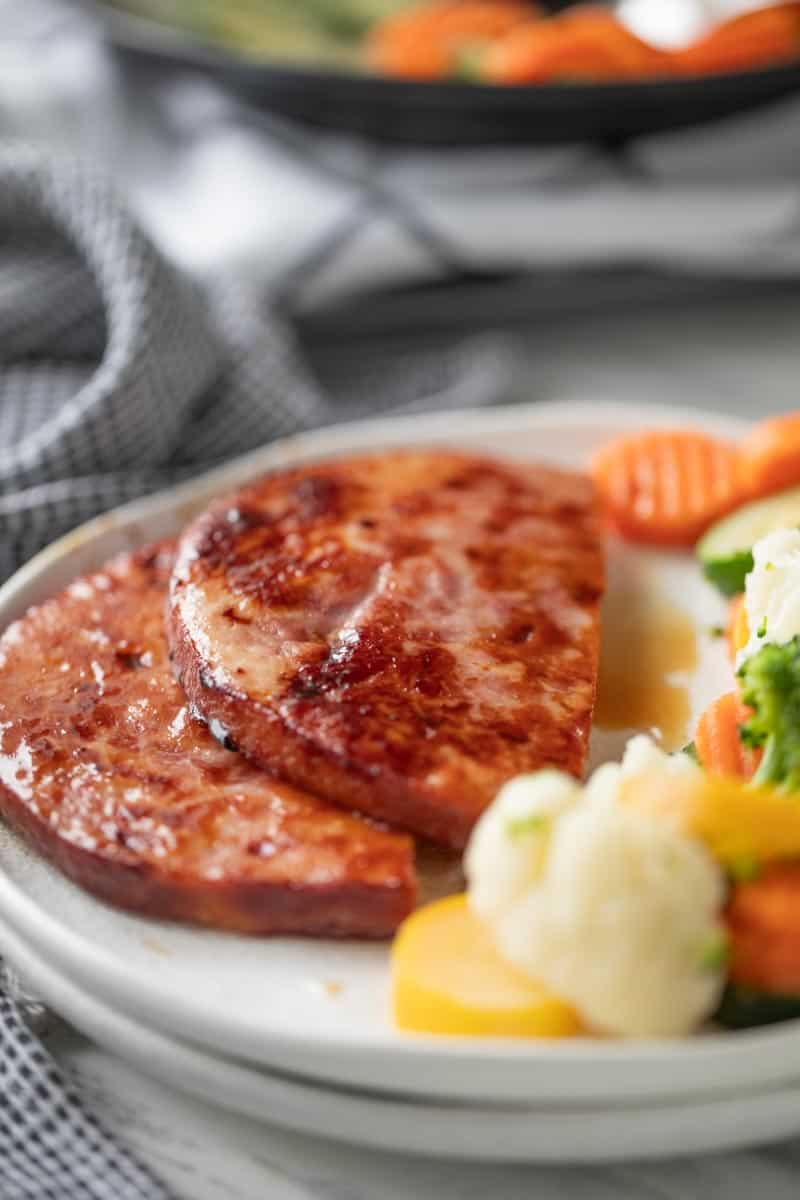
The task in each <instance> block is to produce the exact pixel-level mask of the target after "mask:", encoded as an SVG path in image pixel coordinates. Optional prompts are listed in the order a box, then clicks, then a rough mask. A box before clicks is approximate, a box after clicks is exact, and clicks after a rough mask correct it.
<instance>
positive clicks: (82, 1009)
mask: <svg viewBox="0 0 800 1200" xmlns="http://www.w3.org/2000/svg"><path fill="white" fill-rule="evenodd" d="M663 424H671V425H675V424H687V425H690V424H691V425H696V426H701V427H704V428H707V429H709V430H711V431H713V432H717V433H722V434H726V435H731V434H734V435H735V434H738V433H740V432H741V426H740V425H739V424H738V423H736V422H733V421H729V420H725V419H723V418H720V417H713V416H704V415H703V414H698V413H697V412H694V411H682V410H670V409H653V408H646V409H644V408H643V409H639V408H632V407H620V406H608V405H588V406H576V405H569V406H561V405H547V406H544V405H543V406H536V407H525V408H522V407H520V408H513V409H506V410H494V411H490V412H482V413H462V414H452V413H449V414H446V415H444V416H432V417H428V418H420V417H415V418H414V419H413V421H405V420H392V421H381V422H371V423H364V424H360V425H357V426H350V427H342V428H339V429H336V430H333V431H326V432H323V433H318V434H309V435H304V436H302V437H299V438H294V439H291V440H290V441H287V442H284V443H281V444H277V445H273V446H271V447H268V448H267V449H265V450H261V451H257V452H256V453H255V454H253V455H250V456H248V458H247V459H244V460H239V461H238V462H237V463H235V464H232V465H231V466H229V467H226V468H224V469H223V470H221V471H217V472H215V473H214V474H213V475H211V476H206V477H205V478H204V479H202V480H200V481H198V482H195V483H192V484H191V485H188V486H184V487H182V488H180V489H177V490H174V491H172V492H170V493H165V494H163V495H161V496H157V497H154V498H151V499H149V500H147V501H144V502H141V503H137V504H134V505H130V506H128V507H126V508H125V509H121V510H119V511H118V512H117V513H114V514H111V515H109V516H105V517H102V518H100V519H98V520H97V521H94V522H92V523H90V524H89V525H87V526H84V527H83V528H82V529H81V530H78V531H77V532H76V533H73V534H70V535H69V536H68V537H67V538H64V539H62V540H61V541H60V542H58V543H56V544H55V545H54V546H52V547H50V548H49V549H48V550H46V551H45V552H44V553H43V554H41V555H39V556H38V558H36V559H35V560H33V562H31V563H30V564H28V566H27V567H25V568H24V569H23V570H22V571H20V572H19V573H18V574H17V575H16V576H15V577H14V579H12V580H11V581H10V582H9V583H8V584H7V585H6V586H5V587H4V588H3V589H2V590H0V627H4V626H5V625H6V624H7V622H8V621H9V620H11V619H13V618H14V617H16V616H18V615H20V614H21V612H23V611H24V609H25V608H26V607H27V606H28V605H29V604H31V603H35V602H37V601H39V600H42V599H44V598H45V597H48V596H50V595H52V594H53V593H54V592H56V591H58V590H59V589H60V588H61V587H63V586H64V585H65V584H66V583H68V582H69V581H70V580H71V579H73V578H74V577H75V576H76V575H78V574H80V573H82V572H83V571H86V570H90V569H93V568H94V567H97V566H99V565H100V564H101V563H102V562H103V561H105V559H107V558H108V557H109V556H110V555H111V554H113V553H115V552H117V551H119V550H121V549H127V548H131V547H133V546H136V545H140V544H142V543H143V542H146V541H149V540H151V539H153V538H158V537H163V536H167V535H171V534H174V533H177V532H178V531H179V530H180V529H181V528H182V527H183V525H184V524H185V523H186V521H187V520H188V519H189V517H190V516H191V515H192V514H193V513H194V512H195V511H197V510H198V509H199V508H201V507H202V506H203V505H204V504H205V503H206V502H207V500H208V498H209V497H210V496H211V495H214V494H216V493H219V492H220V491H224V490H226V489H228V488H231V487H235V486H238V484H240V483H242V482H243V481H244V480H246V479H248V478H251V477H253V476H254V475H256V474H258V473H260V472H261V471H264V470H267V469H271V468H274V467H276V466H284V465H288V464H290V463H295V462H299V461H304V460H309V459H313V458H318V457H324V456H330V455H332V454H342V453H349V452H351V451H356V450H368V449H376V448H382V447H386V446H391V445H395V446H396V445H402V444H404V443H405V444H410V443H416V444H420V443H423V442H425V443H429V444H432V443H449V444H453V445H455V444H457V445H460V446H465V447H470V446H472V447H476V448H480V449H481V450H482V451H485V452H488V453H496V454H499V455H506V456H513V457H516V458H526V457H529V458H535V459H547V460H550V461H555V462H560V463H565V464H568V465H578V464H580V463H583V462H585V460H586V457H587V455H588V453H590V451H591V450H592V449H594V448H595V447H596V446H597V445H599V444H600V443H601V442H603V441H604V440H606V439H607V438H608V437H609V436H612V435H614V434H616V433H619V432H622V431H624V430H631V429H635V428H642V427H645V426H654V425H663ZM617 555H618V556H619V555H622V556H623V558H622V559H618V561H616V562H615V571H619V570H624V569H625V568H626V563H625V561H624V556H629V557H630V560H631V561H630V563H629V564H628V565H631V566H632V567H633V568H634V569H638V567H639V565H640V562H641V560H646V562H647V569H648V571H651V572H655V573H656V575H657V576H658V579H659V582H660V585H661V587H662V588H663V590H664V591H665V592H667V593H668V594H672V595H674V596H676V597H679V599H680V604H681V606H682V607H683V608H685V609H687V610H688V611H690V612H692V613H693V614H694V615H695V617H696V619H697V622H698V629H708V628H709V627H710V626H711V625H712V624H715V623H717V622H718V621H719V619H720V615H721V611H722V605H721V603H720V601H719V600H718V598H717V597H716V596H715V595H714V593H713V592H712V590H711V589H710V588H708V587H707V586H706V585H705V584H704V583H703V581H702V579H701V578H700V572H699V570H698V569H697V567H696V565H695V564H694V563H693V562H692V561H691V559H690V558H689V557H688V556H684V555H676V554H663V555H662V554H654V553H644V552H640V551H632V550H618V551H617ZM700 643H701V649H700V658H699V666H698V669H697V671H696V672H695V673H694V675H693V677H692V678H691V680H689V681H688V683H689V688H690V694H691V701H692V706H693V709H694V710H695V713H696V712H698V711H699V710H700V708H701V707H702V705H703V704H704V703H705V702H707V700H708V699H709V698H710V697H711V696H713V695H716V694H718V693H719V692H720V691H723V690H725V689H726V688H728V687H730V674H729V671H730V668H729V667H728V666H727V665H726V664H725V661H724V654H723V652H722V650H721V649H720V647H719V646H718V645H717V644H716V643H715V642H713V640H712V639H710V638H701V639H700ZM613 741H614V739H606V740H603V739H600V738H598V739H597V740H596V742H595V744H594V746H593V758H594V760H595V762H597V761H600V760H602V759H603V758H604V757H607V756H608V755H609V754H612V753H614V752H615V751H616V746H614V745H613ZM0 952H2V953H3V954H5V955H7V957H8V958H9V959H10V960H11V961H12V962H14V963H15V964H16V965H17V966H18V967H19V968H20V970H21V971H22V972H23V973H24V974H25V976H26V977H27V978H28V980H29V981H30V983H31V985H32V986H33V987H34V988H36V989H37V990H38V991H39V993H40V994H41V996H42V997H43V999H44V1000H45V1001H46V1002H48V1003H49V1004H50V1005H51V1006H52V1007H53V1008H55V1009H56V1010H57V1011H59V1012H60V1013H62V1014H63V1015H64V1016H65V1017H67V1018H68V1019H69V1020H70V1021H72V1022H73V1023H74V1024H75V1025H76V1026H78V1027H79V1028H80V1029H82V1030H83V1031H84V1032H85V1033H87V1034H89V1035H90V1036H92V1037H94V1038H96V1039H97V1041H99V1042H100V1043H101V1044H102V1045H104V1046H105V1047H107V1048H108V1049H111V1050H114V1051H116V1052H117V1053H119V1054H120V1055H122V1056H123V1057H127V1058H129V1059H130V1060H131V1061H132V1062H134V1063H135V1064H136V1065H137V1066H139V1067H140V1068H141V1069H142V1070H145V1071H148V1072H150V1073H151V1074H153V1075H156V1076H158V1077H159V1078H161V1079H163V1080H165V1081H167V1082H169V1083H170V1084H172V1085H173V1086H176V1087H179V1088H183V1089H185V1090H187V1091H189V1092H193V1093H196V1094H200V1095H202V1096H204V1097H205V1098H206V1099H210V1100H216V1101H217V1102H218V1103H219V1104H221V1105H224V1106H226V1107H229V1108H232V1109H235V1110H238V1111H241V1112H243V1113H246V1114H248V1115H250V1116H255V1117H260V1118H263V1119H264V1120H266V1121H271V1122H275V1123H280V1124H284V1125H287V1126H291V1127H293V1128H297V1129H304V1130H307V1131H308V1132H314V1133H319V1134H324V1135H326V1136H329V1137H333V1138H341V1139H344V1140H348V1141H353V1142H360V1143H363V1144H368V1145H372V1146H379V1147H384V1148H393V1149H398V1150H406V1151H413V1152H418V1153H425V1154H440V1155H451V1156H459V1157H466V1158H481V1159H499V1160H520V1161H521V1160H525V1161H562V1162H569V1161H572V1162H578V1161H583V1162H586V1161H599V1160H603V1159H613V1158H624V1159H627V1160H631V1159H633V1158H644V1157H650V1156H663V1155H674V1154H682V1153H683V1154H689V1153H696V1152H698V1151H700V1150H712V1149H722V1148H725V1147H732V1146H741V1145H747V1144H753V1143H756V1142H759V1141H766V1140H771V1139H774V1138H777V1137H781V1136H785V1135H788V1134H793V1133H797V1132H800V1022H789V1023H786V1024H784V1025H780V1026H773V1027H770V1028H765V1029H762V1030H755V1031H752V1032H747V1033H722V1032H709V1033H704V1034H701V1035H698V1036H696V1037H694V1038H691V1039H686V1040H682V1041H654V1042H635V1043H633V1042H614V1041H611V1040H608V1041H603V1040H596V1039H589V1038H586V1039H578V1040H572V1041H562V1042H546V1041H541V1042H536V1041H521V1040H488V1039H461V1038H452V1039H448V1038H426V1037H421V1036H410V1035H404V1034H401V1033H399V1032H398V1031H396V1030H395V1029H393V1028H392V1025H391V1022H390V1020H389V1016H388V971H387V963H388V951H387V948H386V947H385V946H379V945H371V944H367V943H352V942H351V943H334V942H320V941H302V940H299V939H273V940H266V939H265V940H258V939H249V938H241V937H236V936H232V935H230V934H216V933H213V932H209V931H204V930H197V929H191V928H184V927H180V926H177V925H170V924H166V923H158V922H154V921H149V920H144V919H140V918H137V917H133V916H130V915H128V914H125V913H121V912H117V911H116V910H114V909H111V908H108V907H106V906H104V905H102V904H100V903H98V902H97V901H95V900H93V899H92V898H91V897H90V896H88V895H86V894H85V893H84V892H82V891H81V890H80V889H78V888H76V887H74V886H73V885H72V884H70V883H68V882H67V881H66V880H65V879H64V878H63V877H62V876H61V875H60V874H59V873H58V872H57V871H55V870H54V869H52V868H51V867H50V866H49V865H48V864H47V863H45V862H44V861H43V860H41V859H40V858H39V857H38V856H37V855H36V854H35V853H33V852H32V851H31V850H29V849H28V848H27V847H26V846H24V845H23V844H22V843H21V842H20V841H18V840H17V838H16V837H14V836H13V835H11V834H10V833H8V832H6V831H2V832H1V834H0Z"/></svg>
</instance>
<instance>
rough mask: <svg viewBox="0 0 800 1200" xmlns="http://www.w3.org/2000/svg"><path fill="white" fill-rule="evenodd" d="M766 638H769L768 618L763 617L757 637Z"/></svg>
mask: <svg viewBox="0 0 800 1200" xmlns="http://www.w3.org/2000/svg"><path fill="white" fill-rule="evenodd" d="M766 636H767V618H766V617H762V618H761V624H760V625H759V627H758V629H757V630H756V637H759V638H763V637H766Z"/></svg>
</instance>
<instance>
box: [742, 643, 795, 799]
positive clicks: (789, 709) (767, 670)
mask: <svg viewBox="0 0 800 1200" xmlns="http://www.w3.org/2000/svg"><path fill="white" fill-rule="evenodd" d="M739 678H740V679H741V681H742V699H743V700H744V702H745V704H748V705H749V706H750V707H751V708H752V709H753V710H754V711H753V715H752V717H750V719H749V720H748V721H746V722H745V724H744V725H742V726H741V730H740V732H741V738H742V741H743V742H744V744H745V745H746V746H754V747H763V750H764V757H763V758H762V760H761V764H760V765H759V768H758V770H757V771H756V773H755V775H754V776H753V782H754V783H772V784H780V785H782V786H783V787H785V788H787V789H788V790H789V791H800V637H796V638H793V639H792V641H790V642H786V643H785V645H783V646H774V645H772V644H768V645H766V646H763V647H762V649H761V650H759V651H758V652H757V653H756V654H754V655H752V656H751V657H750V658H748V659H746V660H745V662H744V664H743V665H742V667H741V668H740V669H739Z"/></svg>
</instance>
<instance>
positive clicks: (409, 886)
mask: <svg viewBox="0 0 800 1200" xmlns="http://www.w3.org/2000/svg"><path fill="white" fill-rule="evenodd" d="M172 561H173V551H172V548H171V547H168V546H162V547H160V548H158V547H157V548H155V549H151V550H149V551H144V552H142V553H139V554H135V555H132V556H123V557H120V558H118V559H116V560H114V561H113V562H112V563H111V564H109V566H108V567H107V568H106V569H105V570H103V571H101V572H99V573H98V574H96V575H94V576H91V577H87V578H85V579H80V580H78V581H77V582H76V583H74V584H73V585H72V586H71V587H70V588H69V589H68V590H67V591H66V592H65V593H64V594H62V595H61V596H59V597H57V598H56V599H54V600H52V601H50V602H48V603H46V604H44V605H42V606H41V607H39V608H34V609H32V610H31V611H30V612H29V613H28V614H27V615H26V616H25V617H23V618H22V620H20V621H17V622H16V623H15V624H13V625H11V626H10V627H9V628H8V629H7V630H6V632H5V634H4V636H3V637H2V639H1V640H0V812H2V815H3V817H4V818H5V819H6V820H7V821H8V822H9V823H10V824H11V825H12V826H15V827H16V828H17V829H18V830H20V831H21V832H22V833H23V834H25V835H26V836H27V837H28V838H29V839H30V840H31V841H32V842H33V843H34V844H35V845H36V846H37V847H38V848H39V849H40V850H41V852H42V853H43V854H44V855H46V856H47V857H48V858H50V859H51V860H52V861H53V862H54V863H55V864H56V865H57V866H58V867H60V868H61V870H62V871H64V872H65V873H66V874H67V875H69V876H70V877H71V878H72V879H74V880H75V881H76V882H77V883H79V884H81V885H82V886H83V887H85V888H87V889H88V890H89V891H91V892H94V893H95V894H96V895H97V896H100V897H101V898H102V899H104V900H107V901H110V902H111V903H113V904H117V905H120V906H122V907H124V908H128V909H133V910H137V911H139V912H142V913H147V914H149V915H153V916H158V917H169V918H174V919H179V920H186V921H193V922H197V923H199V924H202V925H210V926H214V927H218V928H223V929H233V930H239V931H241V932H244V933H253V934H268V933H302V934H319V935H332V936H359V937H384V936H388V935H389V934H391V933H392V932H393V930H394V929H395V927H396V926H397V924H398V923H399V922H400V921H401V920H402V918H403V917H404V916H405V915H406V914H407V913H408V912H409V910H410V909H411V908H412V907H413V902H414V890H415V881H414V868H413V847H412V844H411V841H410V839H408V838H407V837H404V836H402V835H398V834H394V833H390V832H388V831H385V830H383V829H379V828H376V827H375V826H374V825H372V824H370V823H369V822H366V821H362V820H360V819H359V818H358V817H354V816H351V815H349V814H347V813H345V812H343V811H342V810H341V809H338V808H334V807H332V806H331V805H328V804H326V803H325V802H324V801H322V800H318V799H314V798H312V797H311V796H308V795H304V794H303V793H302V792H299V791H296V790H295V789H294V788H292V787H290V786H287V785H286V784H283V783H278V782H276V781H275V780H273V779H271V778H270V777H269V776H267V775H265V774H264V773H263V772H261V771H259V770H258V769H257V768H255V767H253V766H252V765H251V764H249V763H247V762H246V761H245V760H244V759H242V758H240V756H239V755H237V754H234V753H232V752H231V751H230V750H228V749H225V748H224V747H223V746H221V745H219V744H218V742H217V741H215V740H214V738H212V737H211V735H210V734H209V732H208V730H207V728H206V726H205V724H204V723H203V722H202V721H200V720H199V719H198V718H197V717H195V716H193V715H192V713H191V710H190V708H189V706H188V704H187V701H186V698H185V696H184V695H183V693H182V692H181V691H180V689H179V687H178V685H177V684H176V683H175V681H174V679H173V677H172V674H171V672H170V667H169V662H168V658H167V646H166V640H165V637H164V629H163V614H164V605H165V598H166V593H167V582H168V578H169V573H170V569H171V566H172Z"/></svg>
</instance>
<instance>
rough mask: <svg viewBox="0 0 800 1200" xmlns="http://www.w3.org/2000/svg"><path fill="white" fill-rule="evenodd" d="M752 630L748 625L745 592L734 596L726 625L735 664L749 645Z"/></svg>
mask: <svg viewBox="0 0 800 1200" xmlns="http://www.w3.org/2000/svg"><path fill="white" fill-rule="evenodd" d="M749 637H750V630H749V628H748V625H747V613H746V612H745V607H744V592H740V593H739V595H738V596H734V597H733V599H732V600H731V602H730V604H729V605H728V620H727V621H726V623H725V638H726V640H727V643H728V653H729V655H730V658H731V661H732V662H733V661H734V660H735V658H736V655H737V654H738V653H739V651H740V650H741V649H742V647H743V646H746V645H747V641H748V639H749Z"/></svg>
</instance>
